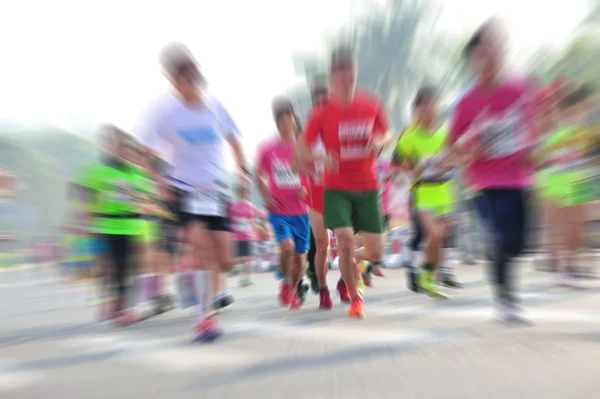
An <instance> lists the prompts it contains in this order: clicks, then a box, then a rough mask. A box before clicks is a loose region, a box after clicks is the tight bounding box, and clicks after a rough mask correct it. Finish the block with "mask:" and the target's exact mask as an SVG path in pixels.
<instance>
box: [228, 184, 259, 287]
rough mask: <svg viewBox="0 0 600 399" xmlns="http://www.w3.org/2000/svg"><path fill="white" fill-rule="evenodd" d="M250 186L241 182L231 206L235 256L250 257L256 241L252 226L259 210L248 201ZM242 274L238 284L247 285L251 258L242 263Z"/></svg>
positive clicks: (249, 281)
mask: <svg viewBox="0 0 600 399" xmlns="http://www.w3.org/2000/svg"><path fill="white" fill-rule="evenodd" d="M249 197H250V186H249V182H244V183H241V184H240V186H239V187H238V190H237V200H236V202H234V203H233V205H232V206H231V212H230V215H231V219H232V222H233V232H234V234H235V236H234V238H235V246H236V254H237V255H236V256H244V257H246V256H248V257H252V256H253V255H254V254H253V250H252V247H253V245H254V242H255V241H256V234H255V231H254V226H255V225H256V222H257V221H258V218H259V210H258V209H257V208H256V207H255V206H254V205H252V203H251V202H250V201H249ZM242 266H243V269H242V275H241V277H240V286H241V287H247V286H249V285H252V280H251V279H250V274H251V272H252V260H249V261H248V262H246V263H244V264H243V265H242Z"/></svg>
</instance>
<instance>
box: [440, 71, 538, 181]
mask: <svg viewBox="0 0 600 399" xmlns="http://www.w3.org/2000/svg"><path fill="white" fill-rule="evenodd" d="M534 94H535V90H534V88H533V87H532V86H531V84H530V83H529V82H528V81H527V79H525V78H523V77H509V78H507V79H506V81H505V82H504V83H503V84H502V85H501V86H499V87H498V88H497V89H496V90H495V91H494V92H492V93H486V92H485V91H484V89H483V88H482V87H481V85H479V84H476V85H474V86H473V87H472V88H471V89H470V90H468V91H467V92H466V93H465V95H464V96H463V97H462V99H461V100H460V101H459V102H458V104H457V105H456V108H455V109H454V112H453V115H452V122H451V126H450V137H449V139H450V142H451V143H454V142H456V141H458V140H461V141H462V140H465V142H466V144H467V145H469V143H475V142H478V143H480V144H484V145H485V148H486V149H487V150H486V151H485V155H483V156H481V157H478V158H476V159H475V160H474V161H473V162H472V163H471V164H469V165H468V166H467V167H466V170H465V173H466V177H467V178H468V180H469V181H470V182H472V183H473V185H474V186H475V189H476V190H482V189H485V188H525V187H527V186H529V185H531V184H532V179H533V175H534V165H533V164H532V163H531V162H530V161H529V159H528V157H527V156H528V155H529V154H530V151H531V149H532V148H533V146H534V145H535V142H536V138H537V132H536V129H535V127H534V122H533V117H534V109H533V106H534V104H533V98H534Z"/></svg>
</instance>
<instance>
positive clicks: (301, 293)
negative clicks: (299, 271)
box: [296, 279, 310, 303]
mask: <svg viewBox="0 0 600 399" xmlns="http://www.w3.org/2000/svg"><path fill="white" fill-rule="evenodd" d="M309 290H310V287H309V285H308V283H307V282H306V281H304V279H302V280H301V281H300V283H299V284H298V287H296V295H298V299H300V301H302V302H303V303H304V301H306V295H307V294H308V291H309Z"/></svg>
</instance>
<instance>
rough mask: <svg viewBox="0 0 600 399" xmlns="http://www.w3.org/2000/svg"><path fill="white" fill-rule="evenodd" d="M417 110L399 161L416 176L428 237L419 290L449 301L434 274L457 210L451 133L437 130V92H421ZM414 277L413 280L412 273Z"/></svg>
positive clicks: (416, 202) (420, 219) (420, 220)
mask: <svg viewBox="0 0 600 399" xmlns="http://www.w3.org/2000/svg"><path fill="white" fill-rule="evenodd" d="M414 111H415V116H416V121H415V123H414V124H413V125H411V126H409V128H408V129H407V130H406V131H405V132H404V133H403V134H402V135H401V136H400V138H399V139H398V143H397V145H396V150H395V158H396V163H397V164H401V165H403V166H404V167H405V168H407V169H408V170H409V171H411V172H412V173H413V175H414V177H415V180H414V181H413V184H412V186H411V187H412V188H411V191H413V193H412V195H413V198H412V201H413V209H414V211H415V212H416V216H417V217H416V222H417V226H419V227H420V228H422V229H423V232H424V233H425V238H426V243H425V248H424V252H425V259H424V263H423V267H422V269H421V273H420V275H419V287H420V289H422V290H423V291H424V292H425V293H427V294H428V295H430V296H431V297H434V298H445V297H446V296H445V295H444V294H442V293H440V292H439V291H438V290H437V288H436V287H435V280H434V275H435V271H436V268H438V269H441V268H442V266H443V264H444V261H445V256H444V255H445V252H447V251H445V250H444V247H445V243H446V240H447V238H448V232H449V228H450V227H451V226H450V225H451V221H452V220H451V216H452V214H453V213H454V211H455V209H454V208H455V200H456V198H455V193H454V191H455V187H454V183H453V182H451V179H452V178H453V177H454V175H455V174H454V173H453V165H452V164H451V163H449V161H448V159H447V158H448V157H447V136H448V131H447V130H446V129H445V128H443V127H442V128H440V129H436V128H435V127H434V124H435V122H436V119H437V99H436V92H435V90H434V89H431V88H422V89H420V90H419V92H418V93H417V95H416V97H415V101H414ZM419 227H417V230H419ZM440 271H441V272H442V273H443V274H442V275H443V278H442V281H443V283H444V284H445V285H447V286H452V287H456V286H458V284H457V283H456V282H455V281H454V279H453V278H452V277H451V274H450V273H448V272H447V271H446V272H445V273H444V271H443V270H440ZM410 276H411V278H412V274H411V275H410ZM411 288H412V286H411Z"/></svg>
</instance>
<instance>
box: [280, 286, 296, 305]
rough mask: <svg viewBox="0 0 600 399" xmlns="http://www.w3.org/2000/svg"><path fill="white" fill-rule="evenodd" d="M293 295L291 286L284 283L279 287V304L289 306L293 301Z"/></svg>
mask: <svg viewBox="0 0 600 399" xmlns="http://www.w3.org/2000/svg"><path fill="white" fill-rule="evenodd" d="M291 294H292V289H291V287H290V284H288V283H283V282H282V283H281V284H280V285H279V296H278V297H277V299H278V300H279V304H280V305H281V306H289V305H290V302H291V300H292V298H291Z"/></svg>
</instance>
